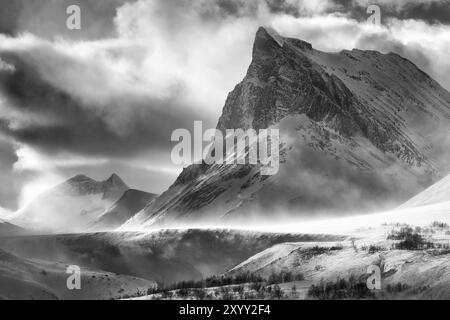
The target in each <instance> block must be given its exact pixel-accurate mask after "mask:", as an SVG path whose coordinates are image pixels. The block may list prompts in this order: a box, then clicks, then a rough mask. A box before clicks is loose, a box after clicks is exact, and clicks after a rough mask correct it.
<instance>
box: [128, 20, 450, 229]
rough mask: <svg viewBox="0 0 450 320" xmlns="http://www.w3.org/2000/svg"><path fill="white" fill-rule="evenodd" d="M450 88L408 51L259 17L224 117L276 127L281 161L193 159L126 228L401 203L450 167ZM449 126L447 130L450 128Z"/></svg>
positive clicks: (230, 123)
mask: <svg viewBox="0 0 450 320" xmlns="http://www.w3.org/2000/svg"><path fill="white" fill-rule="evenodd" d="M449 124H450V93H449V92H448V91H446V90H445V89H443V88H442V87H441V86H440V85H439V84H438V83H437V82H435V81H434V80H433V79H431V78H430V77H429V76H428V75H426V74H425V73H424V72H422V71H421V70H419V69H418V68H417V67H416V66H415V65H414V64H413V63H411V62H410V61H408V60H406V59H404V58H402V57H400V56H398V55H395V54H391V53H389V54H381V53H379V52H374V51H361V50H352V51H342V52H339V53H325V52H321V51H318V50H315V49H313V47H312V46H311V44H309V43H306V42H304V41H301V40H297V39H290V38H283V37H280V36H279V35H277V34H276V33H274V32H273V31H270V30H267V29H264V28H260V29H259V30H258V32H257V34H256V38H255V42H254V49H253V60H252V63H251V65H250V67H249V69H248V72H247V75H246V76H245V78H244V79H243V81H242V82H241V83H239V84H238V85H237V86H236V87H235V89H234V90H233V91H232V92H231V93H230V94H229V95H228V98H227V100H226V103H225V106H224V108H223V113H222V116H221V117H220V119H219V122H218V125H217V128H218V129H220V130H222V131H223V132H224V131H225V130H226V129H235V128H242V129H248V128H254V129H261V128H278V129H280V133H281V153H280V160H281V166H280V170H279V172H278V174H277V175H275V176H261V175H260V174H259V169H258V166H250V165H205V164H201V165H193V166H190V167H188V168H185V169H184V170H183V172H182V173H181V175H180V176H179V178H178V179H177V181H176V182H175V183H174V184H173V185H172V186H171V187H170V188H169V190H168V191H166V192H165V193H164V194H162V195H161V196H160V197H159V198H158V199H156V200H155V201H153V202H152V203H150V204H149V205H148V206H147V207H146V208H145V209H143V210H142V211H141V212H140V213H139V214H138V215H136V216H135V217H134V218H133V219H131V220H130V221H128V222H127V223H126V224H125V225H124V226H123V228H124V229H126V228H141V227H144V228H147V227H151V226H155V225H161V224H173V223H182V222H181V221H183V222H184V223H186V222H193V221H195V220H196V219H200V220H201V221H205V219H212V220H217V219H226V218H230V219H236V218H243V217H245V218H246V219H247V218H250V217H256V219H258V220H259V219H260V218H261V217H266V218H269V219H270V218H273V217H274V216H276V217H279V216H278V215H277V214H278V213H280V212H282V213H284V214H286V215H288V216H289V217H292V215H294V216H296V217H304V216H307V215H317V214H321V213H326V214H330V213H333V214H344V213H347V214H348V213H353V212H358V213H360V212H364V211H367V210H371V209H375V208H376V209H380V208H381V207H382V206H383V205H386V206H388V205H391V206H392V205H395V204H397V203H400V202H401V201H403V200H405V199H407V198H408V197H410V196H412V195H414V194H415V193H417V192H418V191H420V190H422V189H423V188H424V187H426V186H428V185H430V184H431V183H432V182H433V181H434V180H435V179H437V178H438V177H440V176H442V175H443V174H444V173H445V172H446V171H447V167H446V159H445V150H446V145H445V144H444V141H445V138H446V137H447V136H448V133H449ZM444 137H445V138H444Z"/></svg>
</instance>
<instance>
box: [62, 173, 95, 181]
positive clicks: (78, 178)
mask: <svg viewBox="0 0 450 320" xmlns="http://www.w3.org/2000/svg"><path fill="white" fill-rule="evenodd" d="M87 181H95V180H94V179H92V178H89V177H88V176H86V175H84V174H77V175H76V176H74V177H72V178H70V179H69V180H67V181H66V182H68V183H78V182H87Z"/></svg>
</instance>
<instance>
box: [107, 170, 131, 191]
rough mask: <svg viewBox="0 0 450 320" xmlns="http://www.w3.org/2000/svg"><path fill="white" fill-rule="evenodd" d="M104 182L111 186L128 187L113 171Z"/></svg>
mask: <svg viewBox="0 0 450 320" xmlns="http://www.w3.org/2000/svg"><path fill="white" fill-rule="evenodd" d="M105 182H106V183H107V184H109V185H112V186H118V187H124V188H127V189H128V186H127V184H126V183H125V182H124V181H123V180H122V178H120V177H119V176H118V175H117V174H116V173H113V174H112V175H111V176H110V177H109V178H108V179H107V180H106V181H105Z"/></svg>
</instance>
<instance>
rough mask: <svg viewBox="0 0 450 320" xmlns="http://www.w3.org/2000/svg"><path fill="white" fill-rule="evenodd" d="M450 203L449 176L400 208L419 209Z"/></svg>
mask: <svg viewBox="0 0 450 320" xmlns="http://www.w3.org/2000/svg"><path fill="white" fill-rule="evenodd" d="M449 201H450V175H449V176H447V177H445V178H444V179H442V180H441V181H439V182H437V183H435V184H434V185H432V186H431V187H429V188H428V189H426V190H425V191H423V192H421V193H419V194H418V195H417V196H415V197H414V198H412V199H411V200H408V201H407V202H406V203H404V204H403V205H402V206H401V207H400V208H410V207H419V206H425V205H430V204H437V203H441V202H449Z"/></svg>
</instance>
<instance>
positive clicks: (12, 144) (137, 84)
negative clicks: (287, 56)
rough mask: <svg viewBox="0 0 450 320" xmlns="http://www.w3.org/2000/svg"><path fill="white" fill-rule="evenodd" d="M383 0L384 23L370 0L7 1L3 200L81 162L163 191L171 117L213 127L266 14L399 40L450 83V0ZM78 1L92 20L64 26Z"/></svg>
mask: <svg viewBox="0 0 450 320" xmlns="http://www.w3.org/2000/svg"><path fill="white" fill-rule="evenodd" d="M375 3H378V4H379V5H380V7H381V14H382V22H383V23H382V25H381V26H371V25H368V24H367V23H366V19H367V17H368V14H367V13H366V9H367V6H368V4H369V2H368V1H364V0H353V1H345V0H285V1H283V0H266V1H257V0H253V1H248V0H214V1H211V0H196V1H185V0H138V1H125V0H114V1H110V0H108V1H106V0H101V1H98V0H95V1H94V0H84V1H68V0H67V1H50V0H46V1H42V0H39V1H38V0H35V1H28V0H27V1H25V0H23V1H0V59H1V60H0V135H1V136H3V137H4V139H2V140H0V150H1V155H0V177H1V179H2V184H4V185H13V186H14V187H12V188H6V187H3V189H0V206H3V207H9V208H14V206H15V205H14V203H15V202H16V200H17V196H18V194H19V193H20V191H22V196H21V198H20V199H21V200H22V203H23V202H24V201H25V202H26V201H27V199H28V198H29V197H30V196H32V195H33V194H36V192H38V191H42V190H43V189H45V188H47V187H48V186H49V185H51V184H54V183H57V182H59V181H61V180H63V179H65V178H67V177H69V176H71V175H74V174H76V173H86V174H88V175H92V176H93V177H94V178H104V177H106V176H107V175H109V174H110V173H111V172H112V171H116V172H118V173H119V175H121V176H123V178H124V180H125V181H126V182H127V183H128V184H129V185H131V186H133V187H139V188H142V189H145V190H147V191H151V192H162V191H164V189H165V188H166V187H167V186H168V185H169V184H170V183H171V182H172V181H173V179H174V178H175V177H176V174H177V172H178V171H179V169H180V168H177V167H175V166H173V165H172V164H171V162H170V149H171V147H172V144H171V142H170V134H171V132H172V130H174V129H176V128H187V129H191V128H192V125H193V121H194V120H203V121H204V127H215V125H216V123H217V119H218V117H219V115H220V113H221V108H222V106H223V104H224V102H225V99H226V96H227V93H228V92H229V91H231V90H232V89H233V87H234V86H235V85H236V84H237V83H238V82H239V81H240V80H241V79H242V78H243V76H244V75H245V72H246V68H247V67H248V65H249V63H250V60H251V50H252V44H253V43H252V42H253V37H254V34H255V32H256V30H257V28H258V26H260V25H269V26H272V27H273V28H275V29H276V30H277V31H279V32H280V33H281V34H282V35H286V36H292V37H297V38H302V39H304V40H306V41H309V42H311V43H312V44H313V46H314V47H316V48H318V49H322V50H333V51H335V50H341V49H352V48H353V47H359V48H362V49H374V50H380V51H382V52H388V51H394V52H397V53H399V54H401V55H403V56H405V57H406V58H409V59H411V60H412V61H413V62H414V63H416V64H417V65H418V66H419V67H421V68H423V69H424V70H425V71H426V72H428V73H430V75H432V76H433V77H434V78H436V79H437V80H438V81H439V82H440V83H441V84H442V85H443V86H445V87H446V88H447V89H448V88H450V76H449V75H450V72H449V70H450V62H448V59H447V57H446V53H448V52H449V50H450V27H449V26H448V23H449V21H448V20H449V19H448V17H449V16H450V14H446V13H449V5H448V1H438V0H435V1H431V0H429V1H416V0H409V1H407V0H403V1H398V2H396V3H395V4H392V3H391V1H384V0H380V1H375ZM69 4H78V5H79V6H80V8H81V18H82V19H81V22H82V28H81V30H68V29H67V28H66V19H67V14H66V12H65V10H66V8H67V6H68V5H69ZM370 4H372V2H370ZM430 35H432V36H430ZM2 141H3V142H2ZM3 181H5V182H6V183H3Z"/></svg>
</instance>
